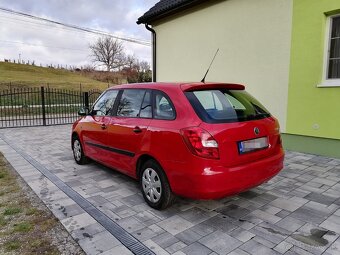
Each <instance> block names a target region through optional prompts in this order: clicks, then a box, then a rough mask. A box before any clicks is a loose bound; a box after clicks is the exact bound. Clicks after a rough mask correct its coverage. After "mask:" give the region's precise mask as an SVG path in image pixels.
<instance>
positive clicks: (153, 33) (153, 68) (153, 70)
mask: <svg viewBox="0 0 340 255" xmlns="http://www.w3.org/2000/svg"><path fill="white" fill-rule="evenodd" d="M145 28H146V29H147V30H149V31H150V32H151V33H152V81H153V82H156V81H157V80H156V68H157V67H156V31H155V30H154V29H153V28H152V27H150V26H149V24H146V23H145Z"/></svg>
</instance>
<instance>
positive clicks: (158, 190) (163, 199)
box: [139, 160, 174, 210]
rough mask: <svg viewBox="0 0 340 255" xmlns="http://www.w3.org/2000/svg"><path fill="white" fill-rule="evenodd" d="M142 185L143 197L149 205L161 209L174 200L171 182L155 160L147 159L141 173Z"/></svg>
mask: <svg viewBox="0 0 340 255" xmlns="http://www.w3.org/2000/svg"><path fill="white" fill-rule="evenodd" d="M139 178H140V185H141V190H142V193H143V197H144V199H145V201H146V202H147V203H148V205H149V206H150V207H152V208H154V209H157V210H161V209H165V208H167V207H169V206H170V205H171V204H172V203H173V201H174V195H173V194H172V192H171V189H170V185H169V182H168V180H167V178H166V175H165V173H164V171H163V169H162V167H161V166H160V165H159V164H158V163H157V162H156V161H154V160H149V161H147V162H146V163H145V164H144V165H143V166H142V170H141V173H140V177H139Z"/></svg>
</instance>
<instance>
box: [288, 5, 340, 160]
mask: <svg viewBox="0 0 340 255" xmlns="http://www.w3.org/2000/svg"><path fill="white" fill-rule="evenodd" d="M336 13H338V14H340V1H339V0H294V1H293V22H292V25H293V26H292V45H291V62H290V76H289V89H288V112H287V128H286V132H285V134H283V141H284V147H285V148H286V149H290V150H294V151H301V152H309V153H314V154H319V155H325V156H331V157H338V158H340V84H338V85H339V87H320V85H322V84H323V83H324V80H325V77H324V65H325V64H324V61H325V58H326V57H327V56H325V55H326V54H328V52H327V50H328V44H327V40H326V37H328V36H329V31H328V29H327V27H328V23H327V20H328V19H327V17H328V15H332V14H336Z"/></svg>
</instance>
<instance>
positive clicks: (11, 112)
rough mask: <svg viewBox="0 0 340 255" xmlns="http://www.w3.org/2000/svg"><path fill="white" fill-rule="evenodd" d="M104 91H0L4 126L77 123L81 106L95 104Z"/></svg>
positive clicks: (1, 126)
mask: <svg viewBox="0 0 340 255" xmlns="http://www.w3.org/2000/svg"><path fill="white" fill-rule="evenodd" d="M100 94H101V91H99V90H90V91H88V92H80V91H72V90H64V89H54V88H45V87H40V88H19V89H18V88H13V89H8V90H3V91H0V128H11V127H28V126H48V125H61V124H69V123H73V122H74V121H75V120H76V119H77V118H78V117H79V116H78V110H79V108H80V107H82V106H91V105H92V104H93V103H94V101H95V100H96V99H97V97H98V96H99V95H100Z"/></svg>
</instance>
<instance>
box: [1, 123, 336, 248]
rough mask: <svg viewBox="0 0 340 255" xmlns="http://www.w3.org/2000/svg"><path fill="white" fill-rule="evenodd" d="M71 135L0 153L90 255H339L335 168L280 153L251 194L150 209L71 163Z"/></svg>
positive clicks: (28, 132)
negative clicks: (272, 172) (276, 169)
mask: <svg viewBox="0 0 340 255" xmlns="http://www.w3.org/2000/svg"><path fill="white" fill-rule="evenodd" d="M70 131H71V127H70V126H54V127H37V128H18V129H6V130H0V151H2V152H3V153H4V155H5V156H6V158H7V159H8V160H9V161H10V163H11V164H12V165H13V166H14V167H15V169H16V170H17V171H18V172H19V174H20V175H21V176H22V177H23V178H24V179H25V181H26V182H28V184H29V185H30V186H31V187H32V189H33V190H34V191H35V192H36V193H37V194H38V196H39V197H40V198H41V199H42V200H43V201H44V202H45V204H47V206H48V207H49V208H50V209H51V211H52V212H53V213H54V214H55V215H56V216H57V217H58V218H59V219H60V221H61V222H62V224H63V225H64V226H65V228H66V229H67V230H68V231H69V232H70V233H71V235H72V236H73V237H74V238H75V240H76V241H78V243H79V244H80V245H81V247H82V248H83V249H84V251H85V252H87V253H88V254H99V253H103V254H131V251H133V252H134V253H136V254H138V253H142V252H143V253H145V254H152V253H155V254H176V255H180V254H261V255H263V254H340V238H339V235H340V209H339V208H340V160H336V159H331V158H326V157H320V156H314V155H308V154H302V153H295V152H287V154H286V161H285V169H284V170H283V171H282V172H281V173H280V174H279V175H278V176H277V177H275V178H274V179H272V180H271V181H269V182H268V183H266V184H264V185H262V186H260V187H258V188H255V189H252V190H251V191H248V192H245V193H243V194H240V195H238V196H234V197H229V198H224V199H221V200H217V201H193V200H188V199H178V200H177V202H176V203H175V204H174V205H173V206H172V207H171V208H169V209H167V210H165V211H156V210H153V209H151V208H150V207H148V206H147V205H146V204H145V203H144V201H143V197H142V195H141V193H140V191H139V188H138V184H137V183H136V182H135V181H134V180H132V179H130V178H128V177H126V176H124V175H121V174H119V173H117V172H115V171H113V170H110V169H107V168H106V167H104V166H101V165H99V164H96V163H91V164H89V165H86V166H79V165H77V164H75V163H74V161H73V158H72V152H71V149H70V141H69V137H70ZM115 235H116V237H115ZM120 236H124V238H121V237H120ZM125 237H126V239H125ZM129 238H130V239H129ZM131 238H132V239H131ZM118 239H119V240H120V241H121V242H122V243H124V244H125V245H122V243H121V242H120V241H118ZM131 240H133V242H131ZM137 246H138V247H139V248H136V247H137ZM126 247H128V248H126ZM138 249H141V250H140V252H138Z"/></svg>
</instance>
